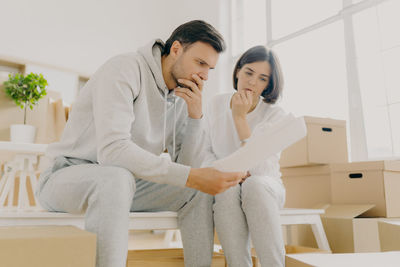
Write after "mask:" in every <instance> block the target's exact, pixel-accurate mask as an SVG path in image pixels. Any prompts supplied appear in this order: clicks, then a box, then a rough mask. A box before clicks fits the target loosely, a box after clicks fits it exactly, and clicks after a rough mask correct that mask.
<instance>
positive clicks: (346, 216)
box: [318, 204, 381, 253]
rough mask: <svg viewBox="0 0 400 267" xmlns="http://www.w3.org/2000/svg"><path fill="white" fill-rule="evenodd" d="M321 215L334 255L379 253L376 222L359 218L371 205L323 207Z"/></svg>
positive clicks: (378, 219) (372, 219) (375, 220)
mask: <svg viewBox="0 0 400 267" xmlns="http://www.w3.org/2000/svg"><path fill="white" fill-rule="evenodd" d="M318 208H322V209H324V210H325V214H323V215H321V221H322V224H323V226H324V230H325V233H326V236H327V238H328V242H329V246H330V247H331V250H332V252H334V253H353V252H379V251H381V250H380V242H379V232H378V221H380V220H381V218H361V217H360V216H361V215H364V214H365V213H366V212H367V211H368V210H370V209H371V208H373V205H329V204H327V205H325V206H320V207H318Z"/></svg>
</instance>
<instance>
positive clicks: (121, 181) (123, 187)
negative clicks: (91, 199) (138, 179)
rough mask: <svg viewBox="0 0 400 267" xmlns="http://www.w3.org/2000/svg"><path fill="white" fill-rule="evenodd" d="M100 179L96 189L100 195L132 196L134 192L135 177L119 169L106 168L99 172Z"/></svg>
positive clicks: (123, 169)
mask: <svg viewBox="0 0 400 267" xmlns="http://www.w3.org/2000/svg"><path fill="white" fill-rule="evenodd" d="M101 177H102V178H101V179H99V182H98V183H97V185H96V187H97V190H99V191H100V192H101V193H104V194H111V195H113V196H116V195H117V196H118V195H132V196H133V194H134V192H135V190H136V183H135V177H134V176H133V174H132V173H131V172H130V171H129V170H127V169H125V168H121V167H115V166H107V167H104V168H102V170H101Z"/></svg>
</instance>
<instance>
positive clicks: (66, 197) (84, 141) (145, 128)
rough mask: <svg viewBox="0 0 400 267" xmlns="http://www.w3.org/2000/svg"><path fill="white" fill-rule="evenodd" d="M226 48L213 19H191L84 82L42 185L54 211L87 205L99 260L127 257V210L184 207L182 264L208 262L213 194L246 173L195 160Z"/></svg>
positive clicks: (112, 265) (101, 264)
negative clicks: (206, 100)
mask: <svg viewBox="0 0 400 267" xmlns="http://www.w3.org/2000/svg"><path fill="white" fill-rule="evenodd" d="M223 50H224V41H223V39H222V37H221V35H220V34H219V33H218V32H217V31H216V30H215V29H214V28H213V27H212V26H211V25H209V24H208V23H206V22H203V21H191V22H188V23H185V24H183V25H181V26H179V27H178V28H177V29H176V30H175V31H174V32H173V33H172V35H171V37H170V38H169V39H168V40H167V42H166V44H165V45H164V44H163V43H162V41H160V40H155V41H153V42H151V43H150V44H149V45H148V46H146V47H144V48H142V49H140V50H139V51H138V52H137V53H130V54H124V55H120V56H117V57H114V58H112V59H111V60H109V61H108V62H107V63H105V64H104V65H103V66H102V67H100V69H99V70H98V71H97V72H96V73H95V74H94V75H93V76H92V78H91V79H90V80H89V81H88V83H87V84H86V86H85V87H84V88H82V90H81V91H80V93H79V96H78V98H77V100H76V102H75V104H74V107H73V109H72V113H71V115H70V118H69V120H68V123H67V125H66V128H65V131H64V133H63V136H62V138H61V141H60V142H59V143H54V144H51V145H50V146H49V148H48V151H47V155H48V156H49V157H50V158H52V159H53V162H52V166H51V167H50V168H49V169H47V170H46V171H45V172H43V174H42V175H41V177H40V181H39V187H38V189H37V192H36V194H37V196H38V199H39V202H40V203H41V205H42V206H43V207H44V208H46V209H48V210H50V211H63V212H69V213H81V212H85V227H86V229H87V230H88V231H91V232H94V233H96V234H97V266H98V267H105V266H108V267H122V266H125V264H126V255H127V245H128V219H129V211H176V212H178V224H179V228H180V230H181V233H182V241H183V245H184V255H185V265H186V266H209V265H210V264H211V258H212V250H213V221H212V201H213V199H212V196H211V195H215V194H217V193H220V192H223V191H225V190H226V189H228V188H229V187H231V186H233V185H236V184H237V183H238V182H240V180H241V179H242V178H244V177H245V174H244V173H222V172H219V171H217V170H215V169H213V168H203V169H198V168H197V169H196V168H190V167H189V166H192V164H194V163H195V159H196V157H197V156H198V154H199V151H201V138H200V135H201V121H202V119H201V118H202V115H203V113H202V108H201V106H202V104H201V99H202V97H201V93H202V90H203V85H204V81H205V80H207V78H208V72H209V70H210V69H213V68H214V67H215V65H216V63H217V60H218V56H219V53H220V52H222V51H223ZM174 94H175V95H176V96H177V97H175V96H174ZM166 149H167V150H168V152H169V154H170V155H171V156H170V157H169V156H165V154H162V152H165V151H166ZM160 154H161V155H160ZM198 190H199V191H202V192H204V193H207V194H204V193H202V192H199V191H198Z"/></svg>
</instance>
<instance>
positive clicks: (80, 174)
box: [36, 157, 214, 267]
mask: <svg viewBox="0 0 400 267" xmlns="http://www.w3.org/2000/svg"><path fill="white" fill-rule="evenodd" d="M36 196H37V197H38V200H39V202H40V204H41V205H42V207H43V208H46V209H48V210H50V211H57V212H68V213H85V229H86V230H88V231H90V232H93V233H95V234H96V235H97V259H96V266H97V267H125V266H126V258H127V251H128V234H129V232H128V220H129V212H130V211H150V212H155V211H175V212H177V213H178V225H179V228H180V230H181V235H182V241H183V246H184V257H185V266H190V267H192V266H210V265H211V259H212V253H213V241H214V232H213V219H212V202H213V197H212V196H211V195H207V194H204V193H202V192H199V191H197V190H194V189H190V188H180V187H176V186H172V185H164V184H156V183H152V182H148V181H145V180H142V179H138V178H136V177H134V176H133V174H132V173H131V172H130V171H128V170H126V169H124V168H120V167H114V166H103V165H99V164H73V165H70V161H68V160H65V158H64V159H63V157H61V158H57V160H56V164H55V165H54V166H53V167H51V168H49V169H47V170H46V171H44V172H43V173H42V175H41V177H40V180H39V187H38V189H37V191H36Z"/></svg>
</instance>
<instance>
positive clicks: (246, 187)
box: [242, 176, 281, 206]
mask: <svg viewBox="0 0 400 267" xmlns="http://www.w3.org/2000/svg"><path fill="white" fill-rule="evenodd" d="M268 179H271V178H268V177H263V176H252V177H249V178H248V179H247V180H246V181H245V182H244V183H243V184H242V203H243V204H247V203H248V204H249V205H253V204H255V203H256V202H259V201H262V202H266V201H268V202H271V201H273V202H276V204H277V205H278V206H279V202H280V199H281V197H280V193H279V192H278V191H279V190H278V189H277V188H276V187H275V186H273V185H272V184H271V183H269V181H268ZM271 182H275V181H271Z"/></svg>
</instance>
